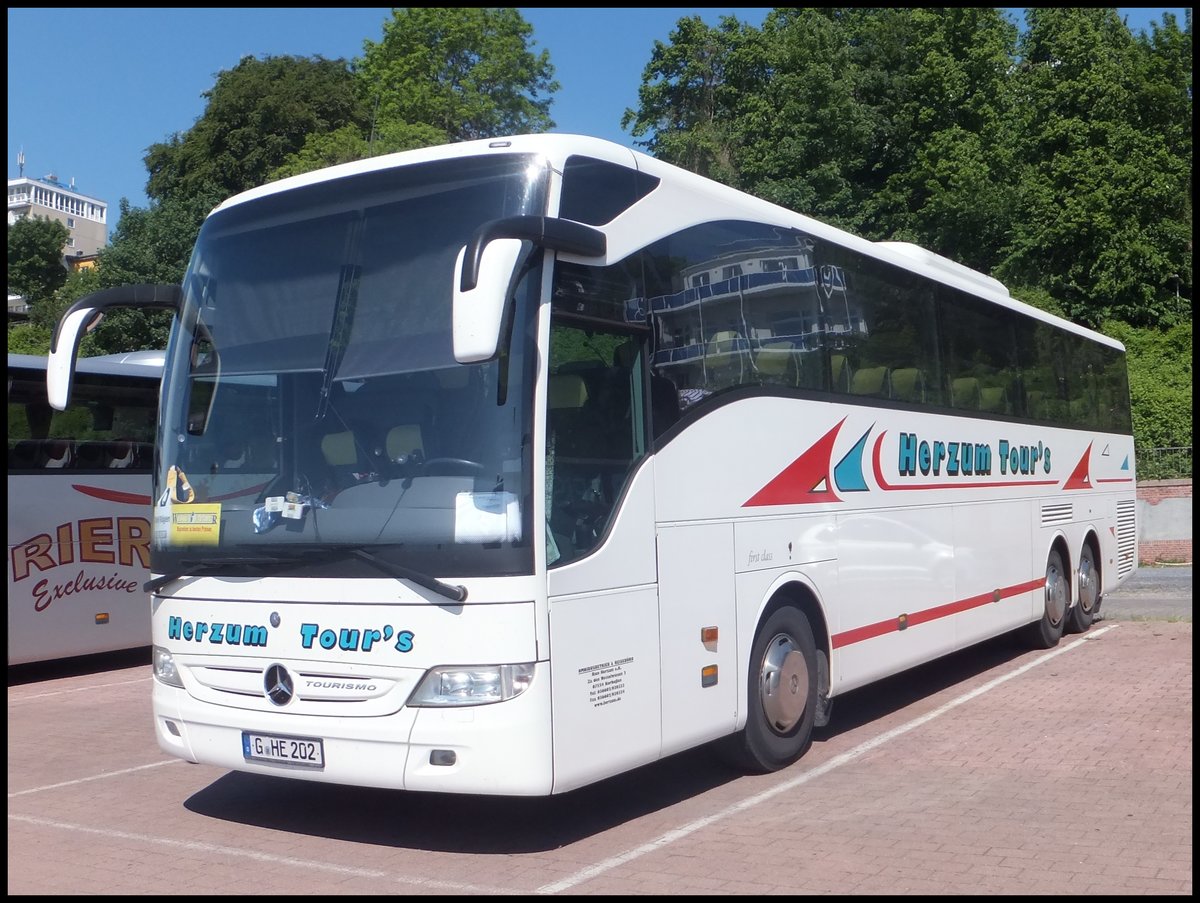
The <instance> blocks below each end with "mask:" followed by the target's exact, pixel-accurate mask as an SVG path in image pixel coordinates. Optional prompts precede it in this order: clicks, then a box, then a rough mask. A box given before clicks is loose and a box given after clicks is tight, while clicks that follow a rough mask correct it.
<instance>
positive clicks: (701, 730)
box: [658, 523, 741, 755]
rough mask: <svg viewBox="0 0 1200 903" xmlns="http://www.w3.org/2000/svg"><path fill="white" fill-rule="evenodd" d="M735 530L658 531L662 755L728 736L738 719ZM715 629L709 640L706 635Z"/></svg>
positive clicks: (724, 527) (695, 527)
mask: <svg viewBox="0 0 1200 903" xmlns="http://www.w3.org/2000/svg"><path fill="white" fill-rule="evenodd" d="M733 529H734V527H733V524H730V523H725V524H694V525H686V526H678V527H664V528H661V529H660V530H659V533H658V575H659V596H660V600H661V608H660V614H659V624H660V625H661V626H660V631H661V636H662V643H661V648H662V730H663V755H670V754H671V753H676V752H679V751H680V750H684V749H688V748H690V747H692V746H696V745H698V744H700V743H703V742H705V741H708V740H713V739H715V738H717V737H721V736H724V735H725V734H728V733H730V732H732V731H733V729H734V725H735V723H736V721H737V708H738V705H737V701H738V699H740V698H741V692H740V686H739V684H740V680H739V676H740V675H739V673H738V671H739V669H738V666H737V663H738V643H737V621H736V616H737V606H736V590H735V587H734V579H733V578H734V574H733V570H734V568H733V549H734V542H733ZM714 628H715V630H716V638H715V639H711V640H709V641H708V642H706V641H705V637H704V636H703V635H702V631H704V630H706V629H714ZM705 669H715V670H709V671H707V672H706V671H705Z"/></svg>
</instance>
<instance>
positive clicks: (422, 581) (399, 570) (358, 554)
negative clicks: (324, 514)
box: [343, 548, 467, 602]
mask: <svg viewBox="0 0 1200 903" xmlns="http://www.w3.org/2000/svg"><path fill="white" fill-rule="evenodd" d="M343 551H345V552H347V553H348V554H350V555H353V556H354V557H355V558H361V559H362V560H363V561H365V562H367V563H368V564H372V565H374V566H375V567H377V568H379V570H381V571H383V572H384V573H385V574H389V575H390V576H392V577H399V578H400V579H402V580H411V581H412V582H413V583H416V584H417V585H418V586H423V587H425V588H426V589H429V590H433V591H434V592H435V593H437V594H438V595H439V596H445V597H446V598H447V599H453V600H454V601H455V602H462V601H463V600H464V599H466V598H467V588H466V587H465V586H462V585H458V586H451V585H450V584H449V583H443V582H442V581H441V580H438V579H437V578H436V577H430V576H429V575H428V574H422V573H421V572H420V571H414V570H413V569H412V568H406V567H404V566H403V565H399V564H392V562H390V561H384V560H383V559H382V558H380V557H379V556H377V555H374V554H372V553H371V552H368V551H367V550H366V549H360V548H347V549H344V550H343Z"/></svg>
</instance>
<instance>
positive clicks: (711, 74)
mask: <svg viewBox="0 0 1200 903" xmlns="http://www.w3.org/2000/svg"><path fill="white" fill-rule="evenodd" d="M668 41H669V43H666V44H664V43H663V42H662V41H655V42H654V45H653V48H652V49H651V54H650V62H649V63H648V64H647V65H646V67H645V69H644V70H643V72H642V86H641V88H640V89H639V91H638V104H639V106H638V109H637V110H636V111H635V110H632V109H627V110H626V111H625V113H624V115H623V116H622V117H621V127H622V128H624V129H629V130H630V131H631V133H632V134H633V136H634V137H637V138H642V137H644V138H645V140H643V141H639V142H638V144H639V145H640V146H641V147H642V148H644V149H645V150H646V151H647V152H648V153H650V154H652V155H654V156H655V157H657V158H658V159H660V160H666V161H667V162H669V163H674V164H675V165H676V166H682V167H683V168H685V169H689V170H691V171H692V172H696V173H699V174H701V175H704V176H708V177H709V178H713V179H717V180H718V181H723V182H726V183H729V184H737V182H738V172H737V164H736V162H735V159H734V158H735V145H736V144H737V140H738V136H737V134H736V123H737V122H738V120H739V119H740V118H741V111H740V109H739V89H740V88H744V87H746V86H747V84H752V85H754V86H755V87H759V86H761V84H762V83H763V81H764V80H765V78H766V76H767V72H766V70H765V68H764V67H763V65H762V63H763V62H765V60H764V57H763V55H762V53H761V52H760V47H761V40H760V35H759V33H758V31H757V30H756V29H754V28H751V27H747V26H744V25H742V24H740V23H739V22H738V21H737V19H735V18H733V17H732V16H723V17H722V18H721V21H720V24H719V25H718V26H717V27H715V28H714V27H711V26H709V25H706V24H705V23H704V21H703V20H702V19H701V18H700V17H699V16H687V17H684V18H682V19H680V20H679V21H678V22H677V23H676V25H675V29H674V31H672V32H671V34H670V35H669V36H668Z"/></svg>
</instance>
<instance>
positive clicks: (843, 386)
mask: <svg viewBox="0 0 1200 903" xmlns="http://www.w3.org/2000/svg"><path fill="white" fill-rule="evenodd" d="M829 369H830V373H831V375H832V377H833V382H832V383H831V384H830V386H831V388H832V389H833V391H835V392H849V391H850V380H851V378H852V377H853V375H854V368H853V367H851V366H850V362H849V361H848V360H846V355H844V354H833V355H830V357H829Z"/></svg>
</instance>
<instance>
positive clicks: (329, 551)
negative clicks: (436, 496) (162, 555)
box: [142, 546, 467, 602]
mask: <svg viewBox="0 0 1200 903" xmlns="http://www.w3.org/2000/svg"><path fill="white" fill-rule="evenodd" d="M298 551H299V550H298ZM303 552H304V554H305V555H306V556H307V555H311V554H313V552H316V553H317V557H318V558H319V559H320V560H321V561H328V560H331V559H335V558H340V557H343V556H353V557H355V558H358V559H360V560H362V561H365V562H367V563H368V564H370V565H372V566H373V567H375V568H378V569H379V570H381V571H383V572H384V573H385V574H387V575H388V576H389V577H398V578H400V579H402V580H409V581H411V582H413V583H415V584H417V585H418V586H423V587H425V588H426V589H428V590H432V591H433V592H435V593H437V594H438V595H439V596H445V597H446V598H447V599H452V600H453V601H455V602H462V601H463V600H465V599H466V598H467V588H466V587H465V586H461V585H458V586H453V585H451V584H449V583H443V582H442V581H441V580H438V579H437V578H436V577H430V576H429V575H428V574H422V573H421V572H420V571H414V570H413V569H412V568H406V567H404V566H403V565H399V564H393V563H392V562H390V561H384V560H383V559H382V558H380V557H378V556H377V555H374V554H372V553H371V552H368V551H367V550H366V549H363V548H359V547H358V546H333V547H329V546H326V547H324V548H321V549H310V548H305V549H303ZM301 560H302V559H300V558H280V557H255V558H221V559H217V560H213V561H209V560H206V559H190V560H189V559H185V560H184V564H185V565H187V566H188V568H189V570H187V571H175V572H173V573H170V574H163V575H162V576H161V577H155V578H154V579H153V580H150V581H147V582H146V583H144V584H143V585H142V591H143V592H147V593H153V592H155V591H156V590H159V589H161V588H162V587H164V586H166V585H167V584H168V583H173V582H174V581H176V580H180V579H182V578H184V577H191V576H193V575H200V574H205V573H211V572H212V571H216V570H222V569H224V568H225V567H227V566H228V565H231V564H243V565H252V566H255V567H261V566H264V565H269V566H270V567H269V569H270V570H271V571H279V570H286V569H287V568H288V567H291V566H294V565H295V564H296V563H297V562H298V561H301Z"/></svg>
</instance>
